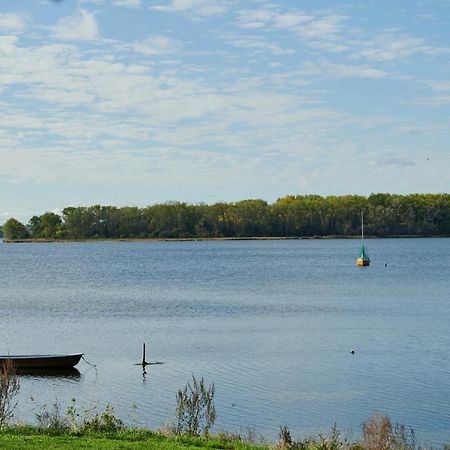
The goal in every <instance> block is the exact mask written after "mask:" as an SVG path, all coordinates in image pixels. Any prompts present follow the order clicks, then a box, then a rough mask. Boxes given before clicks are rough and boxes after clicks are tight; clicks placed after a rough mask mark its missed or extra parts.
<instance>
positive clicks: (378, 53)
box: [356, 31, 445, 61]
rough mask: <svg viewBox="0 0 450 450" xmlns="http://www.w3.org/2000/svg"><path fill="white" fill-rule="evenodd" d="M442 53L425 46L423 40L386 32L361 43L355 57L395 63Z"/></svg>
mask: <svg viewBox="0 0 450 450" xmlns="http://www.w3.org/2000/svg"><path fill="white" fill-rule="evenodd" d="M443 51H445V50H444V49H437V48H435V47H432V46H431V45H429V44H427V43H426V41H425V39H422V38H419V37H415V36H410V35H406V34H403V35H402V34H399V33H398V32H391V31H388V32H383V33H380V34H379V35H378V36H376V37H375V38H374V39H372V40H370V39H369V40H367V41H365V42H363V43H362V45H361V49H360V50H359V51H357V52H356V55H357V56H359V57H362V58H365V59H369V60H372V61H397V60H400V59H407V58H409V57H410V56H412V55H415V54H436V53H440V52H443Z"/></svg>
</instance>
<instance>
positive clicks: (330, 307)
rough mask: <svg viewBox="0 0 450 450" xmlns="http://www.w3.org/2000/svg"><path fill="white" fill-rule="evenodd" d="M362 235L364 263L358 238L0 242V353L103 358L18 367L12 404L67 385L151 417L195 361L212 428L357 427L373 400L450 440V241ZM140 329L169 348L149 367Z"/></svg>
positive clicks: (25, 413) (123, 413) (79, 396)
mask: <svg viewBox="0 0 450 450" xmlns="http://www.w3.org/2000/svg"><path fill="white" fill-rule="evenodd" d="M368 244H369V252H370V255H371V257H372V266H371V267H369V268H358V267H356V266H355V258H356V256H357V251H358V246H359V243H358V242H357V241H353V240H336V241H322V240H318V241H236V242H161V243H152V242H136V243H74V244H72V243H71V244H36V245H35V244H27V245H25V244H24V245H5V244H3V245H0V267H1V278H0V301H1V314H2V321H1V328H0V338H1V340H0V342H1V344H0V347H1V348H0V353H7V352H10V353H59V352H84V353H85V356H86V358H87V359H88V360H90V361H92V362H94V363H95V364H97V370H95V369H93V368H92V367H90V366H88V365H87V364H85V363H84V362H83V361H82V362H81V363H80V364H79V366H78V369H79V372H80V375H79V376H73V377H66V378H64V377H63V378H61V377H47V378H45V377H40V378H39V377H23V378H22V389H21V393H20V399H19V407H18V411H17V414H18V416H19V417H20V418H21V419H26V420H30V421H31V420H33V409H32V408H33V405H34V403H33V402H32V401H31V400H30V396H31V395H32V396H33V397H34V399H35V402H37V403H50V402H52V401H54V400H55V399H57V400H58V401H60V402H61V403H62V404H63V405H67V404H68V403H69V401H70V399H71V398H76V400H77V403H78V405H79V406H81V407H87V406H90V405H95V404H97V402H98V403H99V405H100V406H101V407H102V406H104V405H105V404H106V403H108V402H109V403H111V404H113V405H114V407H115V409H116V412H117V413H118V415H119V416H120V417H122V418H123V419H125V420H126V421H127V422H128V423H130V424H137V425H146V426H149V427H160V426H162V425H164V424H165V423H167V421H168V420H170V419H171V418H172V417H173V412H174V409H175V392H176V390H177V389H178V388H180V387H182V386H184V384H185V383H186V382H187V381H188V379H189V378H190V376H191V375H192V374H196V375H198V376H204V377H205V378H206V380H208V381H214V382H215V384H216V389H217V391H216V408H217V411H218V420H217V424H216V429H220V428H223V429H226V430H229V431H237V432H239V431H242V430H245V429H246V428H247V427H251V428H254V429H255V430H256V432H257V433H260V434H262V435H263V436H265V437H267V438H269V439H275V438H276V436H277V433H278V427H279V425H284V424H286V425H288V426H289V427H290V428H291V430H293V434H294V435H295V436H298V435H302V436H304V435H307V434H310V433H314V432H326V431H328V429H329V428H330V427H331V425H332V424H333V423H334V422H337V424H338V426H339V427H340V428H341V429H342V430H344V431H345V432H346V433H347V435H348V434H350V435H351V436H353V437H357V436H358V435H359V433H360V429H361V424H362V423H363V421H364V420H365V419H367V418H368V417H369V416H370V415H372V414H373V413H375V412H380V413H385V414H388V415H390V416H391V417H392V418H393V420H395V421H398V422H400V423H404V424H407V425H410V426H412V427H413V428H414V429H415V430H416V432H417V434H418V437H419V439H420V440H421V441H422V442H426V443H433V444H442V443H444V442H450V283H449V267H450V239H393V240H373V241H369V243H368ZM385 263H387V264H388V266H387V267H385ZM144 341H145V342H147V345H148V347H149V349H148V355H147V360H151V361H164V362H165V364H164V365H159V366H152V367H150V368H149V370H148V372H149V373H148V375H147V377H146V379H145V380H144V379H143V377H142V374H141V369H140V368H139V367H136V366H134V365H133V364H134V363H137V362H139V360H140V359H141V345H142V342H144ZM352 349H354V350H355V354H354V355H352V354H351V353H350V351H351V350H352Z"/></svg>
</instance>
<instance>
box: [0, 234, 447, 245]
mask: <svg viewBox="0 0 450 450" xmlns="http://www.w3.org/2000/svg"><path fill="white" fill-rule="evenodd" d="M449 237H450V235H447V234H443V235H390V236H364V238H365V239H424V238H427V239H428V238H430V239H436V238H437V239H443V238H449ZM339 239H361V236H338V235H329V236H247V237H187V238H181V237H177V238H82V239H2V241H3V243H4V244H54V243H58V244H59V243H77V242H196V241H303V240H306V241H309V240H339Z"/></svg>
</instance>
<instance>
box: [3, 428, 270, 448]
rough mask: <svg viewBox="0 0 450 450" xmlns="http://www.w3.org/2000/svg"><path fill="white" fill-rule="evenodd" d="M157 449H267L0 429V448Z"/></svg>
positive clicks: (134, 433)
mask: <svg viewBox="0 0 450 450" xmlns="http://www.w3.org/2000/svg"><path fill="white" fill-rule="evenodd" d="M3 448H5V449H18V450H19V449H20V450H28V449H100V450H102V449H108V450H109V449H161V450H201V449H221V450H227V449H229V450H232V449H235V450H267V449H268V447H265V446H257V445H254V444H250V443H245V442H242V441H240V440H230V439H227V438H221V437H218V436H213V437H210V438H205V437H198V436H173V437H171V436H164V435H163V434H161V433H155V432H151V431H148V430H130V429H127V430H124V431H117V432H111V433H109V432H97V433H93V432H81V433H80V432H78V433H74V432H70V431H65V432H51V431H46V430H42V429H40V428H36V427H29V426H27V427H12V428H8V429H5V430H3V431H0V449H3Z"/></svg>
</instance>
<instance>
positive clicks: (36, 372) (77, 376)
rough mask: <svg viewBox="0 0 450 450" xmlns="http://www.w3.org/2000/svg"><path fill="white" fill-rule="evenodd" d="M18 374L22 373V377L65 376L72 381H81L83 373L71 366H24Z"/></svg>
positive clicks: (64, 377) (51, 377) (18, 370)
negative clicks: (48, 367)
mask: <svg viewBox="0 0 450 450" xmlns="http://www.w3.org/2000/svg"><path fill="white" fill-rule="evenodd" d="M17 375H20V377H21V378H39V379H43V378H49V379H53V378H63V379H68V380H71V381H79V380H81V373H80V372H79V370H78V369H75V368H74V367H71V368H50V369H43V368H28V369H26V368H22V369H17Z"/></svg>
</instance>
